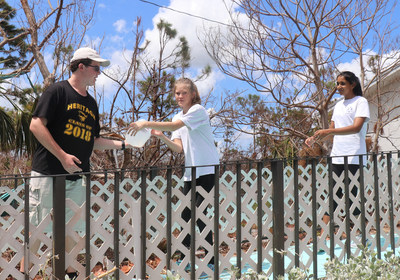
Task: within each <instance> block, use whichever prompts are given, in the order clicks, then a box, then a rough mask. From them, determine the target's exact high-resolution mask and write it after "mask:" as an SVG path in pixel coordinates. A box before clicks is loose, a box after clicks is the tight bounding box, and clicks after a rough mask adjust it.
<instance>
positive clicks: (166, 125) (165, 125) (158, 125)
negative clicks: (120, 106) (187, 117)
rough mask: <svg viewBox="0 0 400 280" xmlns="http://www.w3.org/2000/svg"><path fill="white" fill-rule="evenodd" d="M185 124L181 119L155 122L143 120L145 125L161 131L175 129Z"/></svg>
mask: <svg viewBox="0 0 400 280" xmlns="http://www.w3.org/2000/svg"><path fill="white" fill-rule="evenodd" d="M137 123H138V122H137ZM139 123H140V122H139ZM184 125H185V124H184V123H183V122H182V121H181V120H177V121H174V122H153V121H144V122H143V127H146V128H151V129H156V130H160V131H174V130H177V129H179V128H181V127H183V126H184Z"/></svg>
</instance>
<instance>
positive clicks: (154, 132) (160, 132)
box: [151, 129, 164, 138]
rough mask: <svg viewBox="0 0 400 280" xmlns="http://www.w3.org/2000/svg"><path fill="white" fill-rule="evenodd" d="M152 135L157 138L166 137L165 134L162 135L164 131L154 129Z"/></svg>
mask: <svg viewBox="0 0 400 280" xmlns="http://www.w3.org/2000/svg"><path fill="white" fill-rule="evenodd" d="M151 135H153V136H155V137H157V138H160V137H161V136H164V133H162V131H159V130H155V129H152V130H151Z"/></svg>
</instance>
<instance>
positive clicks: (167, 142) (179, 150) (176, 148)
mask: <svg viewBox="0 0 400 280" xmlns="http://www.w3.org/2000/svg"><path fill="white" fill-rule="evenodd" d="M157 138H158V139H160V140H161V141H163V142H164V143H165V145H167V146H168V148H170V149H171V150H172V151H174V152H176V153H182V152H183V148H182V146H181V145H179V144H177V143H175V142H174V141H172V140H171V139H169V138H168V137H167V136H165V135H164V134H163V135H161V136H157Z"/></svg>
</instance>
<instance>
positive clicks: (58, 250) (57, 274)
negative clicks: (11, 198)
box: [53, 176, 65, 279]
mask: <svg viewBox="0 0 400 280" xmlns="http://www.w3.org/2000/svg"><path fill="white" fill-rule="evenodd" d="M53 209H54V213H53V257H55V256H57V255H58V258H54V259H53V279H64V278H65V176H62V177H53Z"/></svg>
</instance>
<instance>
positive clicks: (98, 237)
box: [0, 158, 400, 280]
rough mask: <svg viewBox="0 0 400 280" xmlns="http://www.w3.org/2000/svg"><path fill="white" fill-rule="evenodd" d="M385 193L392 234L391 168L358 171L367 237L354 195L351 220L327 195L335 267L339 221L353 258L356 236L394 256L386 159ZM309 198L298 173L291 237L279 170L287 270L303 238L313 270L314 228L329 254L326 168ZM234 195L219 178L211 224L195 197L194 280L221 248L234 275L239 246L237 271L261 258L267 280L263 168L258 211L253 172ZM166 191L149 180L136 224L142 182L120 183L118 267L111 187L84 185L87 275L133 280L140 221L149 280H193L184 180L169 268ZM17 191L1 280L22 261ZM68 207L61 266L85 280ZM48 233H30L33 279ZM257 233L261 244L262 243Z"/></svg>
mask: <svg viewBox="0 0 400 280" xmlns="http://www.w3.org/2000/svg"><path fill="white" fill-rule="evenodd" d="M391 164H392V169H391V172H392V175H393V176H392V186H393V189H392V191H393V204H394V209H393V216H394V228H393V229H391V228H390V227H391V224H390V218H391V216H390V212H389V199H390V197H389V181H388V178H387V174H388V170H387V166H388V163H387V161H386V159H385V158H381V159H379V162H378V174H374V165H373V163H372V162H367V165H366V166H365V168H364V169H363V174H364V181H365V189H364V191H365V198H366V203H365V205H364V206H365V210H366V212H365V215H366V229H365V230H364V229H362V227H361V216H359V215H354V214H353V211H354V210H355V209H356V208H359V209H361V204H360V191H359V192H358V193H357V194H352V193H350V200H352V201H353V205H352V206H351V208H350V212H349V213H346V212H345V197H344V196H343V197H342V198H339V197H337V196H336V195H334V199H335V201H336V203H337V204H338V206H337V209H336V211H335V213H334V217H333V220H331V221H330V222H329V223H331V222H334V224H335V225H336V227H335V230H336V232H335V235H334V236H333V237H334V239H335V246H336V247H335V248H339V250H336V249H335V255H336V257H337V258H338V259H339V260H344V259H345V257H346V249H347V248H346V242H345V241H346V238H348V237H347V236H345V234H346V219H350V220H351V222H352V223H351V228H352V231H351V232H350V238H351V246H352V247H351V252H352V254H356V255H357V254H358V253H359V249H358V248H357V247H356V245H358V244H360V243H361V233H362V232H363V231H365V233H366V237H367V239H368V241H369V242H370V243H371V245H370V247H371V249H376V248H377V244H378V243H377V242H381V243H380V244H381V249H382V251H386V250H391V249H392V248H391V245H392V244H391V243H390V242H391V240H390V233H391V230H394V231H395V246H396V250H397V253H399V251H398V249H397V248H398V247H399V246H400V241H399V238H398V233H397V225H398V224H400V204H399V196H400V161H399V160H398V159H392V161H391ZM315 170H316V174H315V175H316V198H313V197H312V188H311V180H312V170H311V166H310V165H308V166H306V167H305V168H303V167H301V166H300V167H299V170H298V173H299V175H298V183H299V216H298V219H299V221H300V232H297V233H296V232H294V230H293V229H294V221H295V217H294V213H295V212H294V200H295V198H294V194H293V189H294V179H295V178H294V174H295V172H294V170H293V169H292V167H290V166H287V167H285V170H284V211H285V216H284V222H285V251H286V252H287V256H286V257H285V267H286V269H289V268H291V267H293V266H294V264H295V262H294V258H295V254H294V251H293V245H294V241H295V238H297V237H299V238H300V240H299V241H300V266H301V267H308V268H311V267H312V254H313V247H312V246H313V240H312V234H313V231H312V230H313V226H316V227H317V229H318V232H317V233H318V236H319V235H320V236H319V237H318V241H317V247H318V248H317V250H319V249H322V250H324V251H325V252H328V251H329V246H330V244H329V242H327V241H326V240H328V239H329V238H330V237H329V225H330V224H329V223H328V224H325V223H324V222H323V216H324V214H325V213H328V212H329V195H330V194H329V189H328V170H327V166H326V165H325V164H317V165H316V169H315ZM240 175H241V176H240V178H241V179H240V180H241V193H239V194H238V193H237V192H236V190H237V183H238V182H237V181H236V180H237V174H235V172H232V171H226V172H224V173H223V174H222V175H221V176H220V178H219V182H220V184H219V187H220V204H219V212H220V215H219V217H214V205H213V204H214V193H207V192H205V191H204V190H202V189H200V188H199V189H198V191H199V193H200V195H202V196H203V197H204V201H203V202H202V204H201V205H200V207H199V209H197V210H196V218H198V219H201V220H203V221H204V222H205V224H206V227H205V229H204V230H203V231H202V232H201V233H200V232H199V230H198V229H197V233H196V249H205V252H208V253H206V254H203V255H202V256H196V259H195V262H196V272H195V273H196V278H200V276H205V275H213V271H212V269H211V267H209V266H208V265H207V264H208V262H209V261H210V259H211V257H212V255H213V251H214V246H218V248H219V251H220V254H219V257H220V263H219V268H220V272H221V273H224V272H226V271H227V270H228V269H230V268H231V266H232V265H237V254H236V253H237V252H236V249H237V248H238V246H237V245H238V244H240V246H239V248H241V264H242V267H241V268H242V269H243V270H244V271H245V270H247V269H249V268H252V269H254V270H255V269H256V268H257V261H258V258H257V256H258V254H261V256H262V257H261V258H262V261H263V263H262V268H263V271H264V272H266V273H267V275H269V276H271V275H272V266H271V264H272V263H273V248H272V245H273V242H272V241H273V222H272V218H273V212H272V207H273V201H272V173H271V171H270V170H269V169H268V168H263V169H262V174H261V178H262V182H261V185H262V193H261V195H262V204H261V205H258V203H257V195H258V191H257V183H258V182H257V178H258V176H257V175H258V174H257V170H256V169H250V170H248V171H245V170H243V169H242V170H241V174H240ZM358 175H359V173H357V174H355V175H352V174H351V173H349V182H350V189H351V188H352V187H353V186H359V182H358ZM375 175H377V176H378V177H377V178H378V181H377V182H378V187H379V209H378V210H379V215H380V218H381V221H380V223H379V230H380V234H381V240H379V239H378V238H377V237H376V233H377V228H376V222H375V221H376V218H377V212H376V210H377V209H375V207H376V206H375V203H376V201H375V199H376V197H377V194H376V193H375V181H374V176H375ZM333 180H334V181H336V182H343V180H344V174H342V175H341V176H340V177H339V178H338V177H337V176H336V175H335V174H333ZM166 186H167V181H166V178H165V177H163V176H156V177H154V178H153V179H152V180H150V179H149V178H146V201H145V205H146V213H145V216H144V217H143V218H142V217H141V213H140V211H141V203H142V201H141V199H142V194H141V180H140V178H139V179H138V180H132V179H129V178H124V179H123V180H122V181H121V182H120V183H119V200H120V201H119V229H118V233H119V248H118V249H119V263H118V264H116V263H115V259H114V252H115V249H116V248H115V247H114V246H115V244H114V231H115V228H114V224H115V217H114V197H115V190H114V189H115V182H114V179H109V180H107V181H106V182H103V183H102V182H99V181H92V182H91V187H90V189H91V192H92V194H91V206H90V209H91V210H90V215H91V222H90V226H91V236H90V246H91V248H90V250H91V251H90V254H91V263H90V266H91V267H90V268H91V269H93V268H95V265H96V264H98V263H100V264H102V265H103V266H105V268H107V269H111V268H112V267H113V266H118V267H120V265H122V264H124V267H125V268H126V267H128V269H125V270H124V271H121V272H120V279H123V280H125V279H129V280H130V279H135V278H137V277H138V275H140V269H141V267H140V260H141V258H140V257H141V256H140V253H141V250H140V246H141V243H140V240H141V236H140V234H141V232H140V230H141V229H140V226H141V222H142V219H143V220H145V221H146V228H145V230H146V236H145V242H146V244H145V246H146V256H144V259H145V260H146V261H147V262H146V273H147V275H148V277H149V278H150V279H159V278H160V275H164V274H165V269H166V267H167V264H168V262H170V264H171V269H172V270H173V271H176V272H178V273H179V274H180V275H181V276H183V277H184V278H185V279H189V278H190V274H189V272H188V271H189V270H190V268H189V263H190V252H189V250H188V248H186V247H185V246H183V245H182V241H183V239H184V238H185V236H186V235H187V234H190V222H189V223H187V222H185V221H184V220H183V219H182V217H181V213H182V211H183V209H185V208H186V207H188V208H190V195H191V194H190V193H188V194H187V195H184V194H183V192H182V190H183V181H182V178H180V177H177V176H175V175H173V176H172V201H171V203H172V205H171V207H172V209H171V212H172V217H171V218H172V228H171V231H172V240H171V241H172V249H173V252H172V259H171V260H167V259H166V235H167V228H166V226H167V209H168V205H167V199H166V193H167V189H166ZM342 187H343V184H335V185H334V190H333V193H334V194H336V192H337V191H338V189H339V188H342ZM23 191H24V185H23V184H22V185H20V186H18V187H17V188H16V189H15V190H12V191H10V188H9V187H8V186H5V187H0V194H3V193H7V194H9V197H8V199H4V198H3V199H1V200H0V207H1V208H0V209H1V211H0V212H1V214H2V215H1V217H0V235H1V236H2V238H1V246H0V249H1V252H2V255H3V257H2V258H1V259H0V271H1V273H0V280H2V279H6V278H7V276H8V275H12V276H14V277H16V279H21V278H22V274H20V273H19V271H18V269H19V262H20V260H21V259H22V256H23V252H24V243H23V242H24V237H23V234H24V227H23V223H24V215H23V214H24V210H23V207H24V200H23V197H24V195H23ZM238 195H240V201H241V213H238V212H237V211H238V206H237V205H236V202H237V196H238ZM313 199H316V202H317V221H313V220H312V208H311V205H312V202H313ZM66 205H67V207H69V208H70V209H72V210H73V211H74V212H75V215H74V216H73V217H72V218H71V219H70V220H69V221H67V224H66V229H67V234H68V235H69V236H71V237H72V239H73V241H74V243H75V246H74V247H73V248H68V250H67V254H66V261H67V263H68V264H69V265H71V266H73V267H74V268H75V269H77V270H79V271H81V272H82V273H81V275H80V276H79V278H78V280H82V279H84V275H83V274H84V273H83V272H84V271H85V265H86V264H85V263H84V261H85V254H86V252H85V242H84V240H85V238H84V237H85V236H84V235H85V233H84V232H76V231H75V229H74V228H75V226H76V225H77V224H79V223H80V222H81V219H84V216H85V209H86V208H85V204H83V205H82V206H78V205H76V204H75V203H74V202H72V201H70V200H69V199H67V201H66ZM258 207H262V228H261V229H259V228H258V224H257V222H258V220H257V214H258ZM237 215H240V224H239V225H238V224H237ZM215 218H217V219H218V222H219V225H220V229H219V232H218V233H219V244H215V245H214V246H211V245H209V244H208V243H207V242H206V241H205V240H204V239H205V237H206V235H207V234H208V232H209V231H210V230H213V229H214V219H215ZM51 226H52V221H51V216H50V215H49V216H47V217H45V219H44V220H43V221H42V222H41V223H40V224H39V225H38V226H37V227H34V226H32V225H30V229H29V232H30V239H29V245H30V247H31V248H35V253H33V254H30V257H29V262H30V263H31V264H32V266H31V269H30V276H31V277H33V276H34V275H35V274H36V273H37V272H38V271H39V270H40V269H41V267H42V266H43V264H44V263H46V261H47V260H48V258H49V253H50V252H51V250H52V240H51V237H52V236H51V234H50V233H48V231H49V229H50V228H51ZM239 230H240V232H241V240H238V239H237V235H236V233H237V232H238V231H239ZM259 230H261V231H262V235H261V236H259ZM258 238H262V250H261V251H260V252H258V251H257V249H258V248H257V239H258ZM178 255H181V256H184V257H183V258H182V260H178V257H177V256H178ZM47 273H48V275H50V273H51V269H50V268H47Z"/></svg>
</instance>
